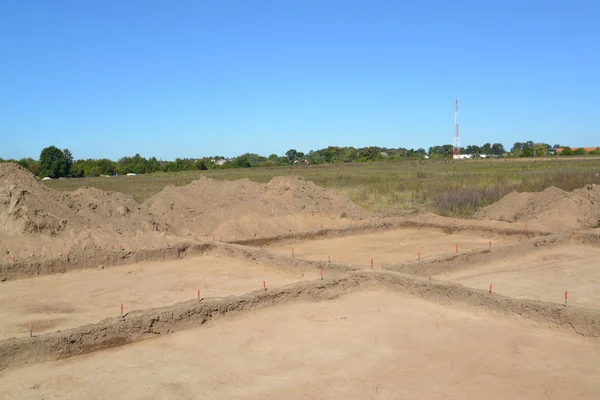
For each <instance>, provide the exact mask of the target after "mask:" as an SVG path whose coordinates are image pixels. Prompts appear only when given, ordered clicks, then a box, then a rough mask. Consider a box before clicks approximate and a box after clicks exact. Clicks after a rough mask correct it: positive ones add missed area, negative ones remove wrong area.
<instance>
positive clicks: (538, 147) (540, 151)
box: [533, 143, 548, 157]
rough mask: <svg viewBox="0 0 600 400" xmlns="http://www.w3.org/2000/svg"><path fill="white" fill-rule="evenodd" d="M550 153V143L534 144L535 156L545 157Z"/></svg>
mask: <svg viewBox="0 0 600 400" xmlns="http://www.w3.org/2000/svg"><path fill="white" fill-rule="evenodd" d="M547 154H548V145H547V144H545V143H536V144H535V145H534V146H533V155H534V156H535V157H544V156H546V155H547Z"/></svg>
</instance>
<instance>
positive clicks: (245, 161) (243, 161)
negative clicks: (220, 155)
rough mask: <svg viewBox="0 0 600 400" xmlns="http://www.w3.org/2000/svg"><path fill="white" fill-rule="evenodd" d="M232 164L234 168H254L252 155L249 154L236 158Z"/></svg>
mask: <svg viewBox="0 0 600 400" xmlns="http://www.w3.org/2000/svg"><path fill="white" fill-rule="evenodd" d="M230 164H231V167H232V168H250V167H251V166H252V165H251V164H250V155H249V154H248V153H246V154H242V155H241V156H239V157H236V158H234V159H233V160H232V161H231V163H230Z"/></svg>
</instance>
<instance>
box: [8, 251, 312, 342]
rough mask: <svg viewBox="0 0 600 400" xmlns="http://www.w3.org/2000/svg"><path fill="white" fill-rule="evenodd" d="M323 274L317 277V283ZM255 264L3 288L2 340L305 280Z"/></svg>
mask: <svg viewBox="0 0 600 400" xmlns="http://www.w3.org/2000/svg"><path fill="white" fill-rule="evenodd" d="M317 274H318V273H317V272H315V276H314V277H311V279H313V278H317V277H318V276H317ZM301 279H303V278H302V274H301V273H300V274H292V273H284V272H280V271H277V270H276V269H273V268H267V267H264V266H261V265H259V264H256V263H252V262H250V261H248V262H244V261H241V260H236V259H232V258H226V257H216V256H212V255H209V256H202V257H192V258H186V259H183V260H178V261H165V262H149V263H140V264H134V265H130V266H123V267H113V268H107V269H104V270H82V271H73V272H70V273H67V274H61V275H49V276H42V277H38V278H31V279H23V280H17V281H9V282H5V283H2V284H1V285H2V286H1V287H2V290H0V304H2V307H1V308H0V339H6V338H9V337H19V336H25V335H27V334H28V332H29V323H30V322H31V323H33V326H34V331H35V333H36V334H41V333H46V332H54V331H56V330H63V329H67V328H71V327H76V326H80V325H84V324H87V323H90V322H96V321H99V320H102V319H104V318H107V317H115V316H118V315H119V313H120V306H121V304H124V308H125V312H128V311H132V310H136V309H144V308H151V307H158V306H164V305H170V304H174V303H177V302H180V301H185V300H190V299H192V298H196V297H197V290H198V289H200V290H201V296H202V297H222V296H229V295H239V294H243V293H247V292H251V291H254V290H258V289H260V288H262V285H263V280H265V281H266V282H267V284H268V285H269V287H277V286H281V285H285V284H288V283H292V282H296V281H298V280H301Z"/></svg>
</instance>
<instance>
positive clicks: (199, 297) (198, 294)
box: [198, 289, 200, 301]
mask: <svg viewBox="0 0 600 400" xmlns="http://www.w3.org/2000/svg"><path fill="white" fill-rule="evenodd" d="M198 301H200V289H198Z"/></svg>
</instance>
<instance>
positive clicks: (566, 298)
mask: <svg viewBox="0 0 600 400" xmlns="http://www.w3.org/2000/svg"><path fill="white" fill-rule="evenodd" d="M568 298H569V294H568V293H567V291H566V290H565V307H566V306H567V300H568Z"/></svg>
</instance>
